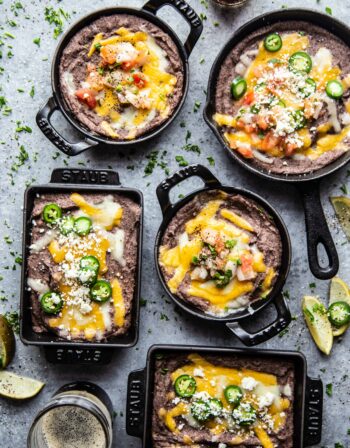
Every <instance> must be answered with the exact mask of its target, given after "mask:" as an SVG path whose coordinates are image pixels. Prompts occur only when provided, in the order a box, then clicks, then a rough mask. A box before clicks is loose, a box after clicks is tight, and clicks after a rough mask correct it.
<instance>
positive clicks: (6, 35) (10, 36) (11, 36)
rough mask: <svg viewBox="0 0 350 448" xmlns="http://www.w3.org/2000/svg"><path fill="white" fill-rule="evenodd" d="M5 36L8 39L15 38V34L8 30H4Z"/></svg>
mask: <svg viewBox="0 0 350 448" xmlns="http://www.w3.org/2000/svg"><path fill="white" fill-rule="evenodd" d="M4 36H5V37H9V38H10V39H15V36H14V35H13V34H12V33H9V32H8V31H5V32H4Z"/></svg>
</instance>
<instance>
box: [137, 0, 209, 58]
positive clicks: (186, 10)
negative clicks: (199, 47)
mask: <svg viewBox="0 0 350 448" xmlns="http://www.w3.org/2000/svg"><path fill="white" fill-rule="evenodd" d="M165 5H169V6H172V7H173V8H174V9H177V10H178V11H179V12H180V14H181V15H182V16H183V17H184V18H185V19H186V21H187V22H188V24H189V25H190V27H191V31H190V34H189V36H188V38H187V40H186V42H185V50H186V54H187V56H189V55H190V54H191V52H192V50H193V48H194V46H195V45H196V43H197V40H198V39H199V37H200V35H201V34H202V31H203V23H202V21H201V19H200V18H199V16H198V14H197V13H196V11H195V10H194V9H192V8H191V7H190V5H189V4H188V3H186V2H185V1H184V0H149V1H148V2H147V3H146V4H144V5H143V7H142V9H144V10H145V11H148V12H150V13H152V14H154V15H156V13H157V11H158V10H159V9H160V8H162V7H163V6H165Z"/></svg>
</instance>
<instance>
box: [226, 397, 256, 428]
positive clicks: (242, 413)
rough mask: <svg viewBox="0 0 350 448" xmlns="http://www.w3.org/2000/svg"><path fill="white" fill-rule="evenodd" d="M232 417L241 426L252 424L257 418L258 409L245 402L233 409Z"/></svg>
mask: <svg viewBox="0 0 350 448" xmlns="http://www.w3.org/2000/svg"><path fill="white" fill-rule="evenodd" d="M232 417H233V418H234V420H235V421H236V423H238V425H239V426H250V425H252V424H253V423H254V422H255V420H256V411H255V409H254V408H253V406H252V405H251V404H249V403H244V404H241V405H239V406H238V408H236V409H234V410H233V411H232Z"/></svg>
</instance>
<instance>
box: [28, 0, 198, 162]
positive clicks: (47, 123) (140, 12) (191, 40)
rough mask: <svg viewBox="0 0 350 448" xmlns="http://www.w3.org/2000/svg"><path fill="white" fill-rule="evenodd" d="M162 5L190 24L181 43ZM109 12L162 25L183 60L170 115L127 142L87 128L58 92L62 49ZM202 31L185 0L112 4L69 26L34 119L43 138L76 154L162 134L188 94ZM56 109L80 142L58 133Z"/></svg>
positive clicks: (55, 57)
mask: <svg viewBox="0 0 350 448" xmlns="http://www.w3.org/2000/svg"><path fill="white" fill-rule="evenodd" d="M165 5H170V6H172V7H173V8H174V9H176V10H177V11H178V12H179V13H180V14H181V15H182V16H183V17H184V19H186V21H187V22H188V23H189V25H190V27H191V31H190V34H189V36H188V38H187V40H186V42H185V43H184V44H183V43H182V42H181V41H180V39H179V38H178V36H177V35H176V34H175V32H174V31H173V30H172V29H171V28H170V26H169V25H168V24H167V23H165V22H164V21H162V20H161V19H159V18H158V17H157V16H156V14H157V11H158V10H159V9H160V8H162V7H163V6H165ZM112 14H130V15H133V16H137V17H141V18H142V19H145V20H147V21H149V22H151V23H154V24H155V25H157V26H158V27H159V28H161V29H162V30H163V31H164V32H165V33H167V34H168V35H169V36H170V37H171V39H172V40H173V42H174V43H175V44H176V46H177V49H178V51H179V54H180V58H181V60H182V64H183V67H184V85H183V94H182V98H181V100H180V102H179V104H178V105H177V107H176V109H175V110H174V112H173V114H172V115H171V116H170V117H169V118H168V119H167V120H166V121H165V122H164V123H163V124H161V125H160V126H159V127H157V128H155V129H153V130H151V131H150V132H148V133H146V134H143V135H141V136H140V137H138V138H136V139H134V140H130V141H116V140H113V139H112V138H108V137H105V136H102V135H99V134H95V133H93V132H92V131H90V130H89V129H88V128H87V127H85V126H84V125H83V124H81V123H80V122H79V121H78V120H76V118H75V117H74V114H73V113H72V112H71V111H70V109H69V108H68V107H67V106H66V104H65V101H64V98H63V96H62V95H61V91H60V86H59V63H60V58H61V55H62V52H63V50H64V49H65V47H66V46H67V44H68V42H69V41H70V40H71V38H72V37H73V36H74V35H75V34H76V33H77V32H78V31H80V30H81V29H82V28H84V27H85V26H87V25H89V23H91V22H93V21H94V20H96V19H98V18H100V17H102V16H108V15H112ZM202 30H203V24H202V21H201V20H200V18H199V17H198V15H197V14H196V12H195V11H194V10H193V9H192V8H191V7H190V6H189V5H188V4H187V3H186V2H185V1H184V0H149V1H148V2H147V3H146V4H145V5H144V6H143V7H142V8H141V9H135V8H124V7H111V8H106V9H99V10H98V11H95V12H93V13H91V14H89V15H87V16H85V17H83V18H82V19H80V20H79V21H78V22H76V23H75V24H74V25H72V26H71V27H70V28H69V29H68V31H67V32H66V33H65V34H64V35H63V37H62V39H61V41H60V42H59V44H58V47H57V49H56V52H55V54H54V57H53V61H52V67H51V85H52V92H53V95H52V97H50V98H49V99H48V100H47V102H46V103H45V104H44V105H43V106H42V107H41V109H40V110H39V112H38V113H37V116H36V122H37V124H38V126H39V128H40V129H41V131H42V132H43V133H44V134H45V135H46V137H47V138H48V139H49V140H50V141H51V142H52V143H53V144H54V145H56V146H57V148H58V149H59V150H61V151H62V152H64V153H65V154H67V155H69V156H76V155H77V154H80V153H81V152H83V151H86V150H87V149H90V148H92V147H95V146H98V145H103V144H104V145H109V146H113V147H115V148H116V147H118V148H130V147H132V146H135V145H137V144H139V143H141V142H144V141H146V140H149V139H150V138H153V137H155V136H156V135H158V134H159V133H161V132H162V131H163V130H164V129H165V128H166V127H167V126H169V124H170V123H171V122H172V121H173V120H174V119H175V117H176V116H177V114H178V113H179V112H180V110H181V108H182V106H183V104H184V102H185V99H186V95H187V90H188V83H189V67H188V58H189V56H190V54H191V52H192V50H193V47H194V46H195V44H196V42H197V40H198V39H199V36H200V35H201V33H202ZM56 110H60V111H61V112H62V114H63V115H64V117H65V118H66V119H67V120H68V121H69V123H70V124H71V125H72V126H73V127H74V128H75V129H76V130H78V131H80V132H81V133H82V134H83V137H82V138H81V140H80V141H78V142H76V143H72V142H70V141H68V140H67V139H66V138H65V137H64V136H63V135H61V134H60V133H59V132H58V131H57V130H56V129H55V128H54V127H53V125H52V124H51V115H52V114H53V112H55V111H56Z"/></svg>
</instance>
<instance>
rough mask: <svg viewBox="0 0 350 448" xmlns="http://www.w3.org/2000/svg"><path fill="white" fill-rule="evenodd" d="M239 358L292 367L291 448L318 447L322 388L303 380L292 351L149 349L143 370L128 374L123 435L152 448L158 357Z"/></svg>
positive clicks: (303, 369)
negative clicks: (193, 355) (193, 354)
mask: <svg viewBox="0 0 350 448" xmlns="http://www.w3.org/2000/svg"><path fill="white" fill-rule="evenodd" d="M194 352H195V353H199V354H202V355H216V356H230V355H235V356H242V357H244V358H246V359H248V360H249V359H252V358H254V357H259V358H266V359H275V360H278V361H280V362H281V363H283V362H285V361H289V362H292V363H293V364H294V366H295V394H294V440H293V448H303V447H306V446H311V445H318V444H319V443H320V442H321V432H322V408H323V384H322V381H321V380H319V379H314V378H310V377H309V376H307V363H306V359H305V357H304V355H303V354H302V353H300V352H296V351H276V350H256V349H247V348H245V349H234V348H218V347H206V346H189V345H153V346H152V347H151V348H150V349H149V351H148V355H147V362H146V367H145V368H144V369H142V370H135V371H133V372H131V373H130V375H129V379H128V396H127V405H126V432H127V433H128V434H129V435H130V436H134V437H138V438H141V439H142V440H143V443H142V447H143V448H151V447H152V403H153V390H154V373H155V361H156V358H157V356H158V355H160V354H166V355H169V354H172V355H176V354H180V353H181V354H183V353H185V354H187V353H188V354H190V353H194Z"/></svg>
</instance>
